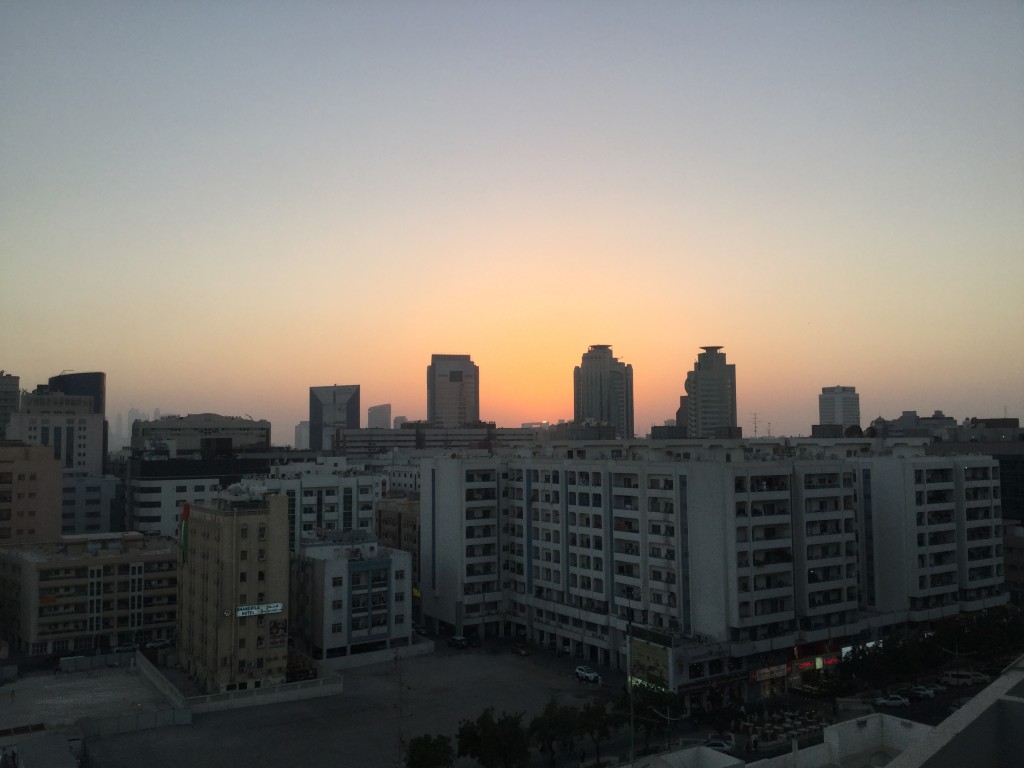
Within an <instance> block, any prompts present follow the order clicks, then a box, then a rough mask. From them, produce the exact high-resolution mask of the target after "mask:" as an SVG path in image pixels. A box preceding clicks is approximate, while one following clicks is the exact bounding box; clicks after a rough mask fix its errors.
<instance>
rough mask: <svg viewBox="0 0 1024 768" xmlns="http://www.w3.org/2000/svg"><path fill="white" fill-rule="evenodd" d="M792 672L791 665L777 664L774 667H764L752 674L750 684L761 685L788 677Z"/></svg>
mask: <svg viewBox="0 0 1024 768" xmlns="http://www.w3.org/2000/svg"><path fill="white" fill-rule="evenodd" d="M791 671H792V667H790V665H789V664H777V665H776V666H774V667H762V668H761V669H755V670H753V671H752V672H751V673H750V682H752V683H760V682H764V681H765V680H771V679H773V678H776V677H786V676H788V675H789V673H790V672H791Z"/></svg>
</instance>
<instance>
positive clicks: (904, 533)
mask: <svg viewBox="0 0 1024 768" xmlns="http://www.w3.org/2000/svg"><path fill="white" fill-rule="evenodd" d="M855 464H856V465H858V467H859V468H858V472H857V479H858V493H859V494H860V498H861V515H862V518H863V520H862V525H861V530H862V533H863V546H864V551H863V558H864V565H865V568H864V573H865V583H864V593H865V594H864V596H865V604H866V606H867V608H869V609H873V610H875V611H878V612H882V613H887V612H897V613H899V612H902V613H903V614H904V615H907V617H908V619H909V620H911V621H926V620H930V619H937V618H941V617H943V616H949V615H953V614H956V613H959V612H961V611H978V610H982V609H985V608H990V607H992V606H995V605H1001V604H1003V603H1005V602H1006V597H1007V596H1006V593H1005V592H1004V589H1003V581H1004V574H1003V531H1002V527H1003V521H1002V506H1001V501H1000V485H999V462H998V461H996V460H995V459H992V458H990V457H988V456H907V457H905V458H897V459H896V460H893V459H891V458H889V459H888V460H887V457H871V458H863V459H858V460H857V461H856V462H855ZM894 511H895V512H897V513H896V514H894Z"/></svg>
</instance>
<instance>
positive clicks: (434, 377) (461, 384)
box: [427, 355, 480, 429]
mask: <svg viewBox="0 0 1024 768" xmlns="http://www.w3.org/2000/svg"><path fill="white" fill-rule="evenodd" d="M479 421H480V369H479V368H478V367H477V366H476V364H475V363H474V362H473V360H472V359H471V358H470V356H469V355H431V357H430V365H429V366H427V422H428V423H429V424H431V425H432V426H435V427H446V428H456V429H457V428H459V427H464V426H467V425H471V424H477V423H478V422H479Z"/></svg>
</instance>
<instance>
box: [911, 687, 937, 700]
mask: <svg viewBox="0 0 1024 768" xmlns="http://www.w3.org/2000/svg"><path fill="white" fill-rule="evenodd" d="M910 695H911V696H913V697H914V698H915V699H934V698H935V691H933V690H932V689H931V688H929V687H928V686H927V685H915V686H914V687H913V688H911V689H910Z"/></svg>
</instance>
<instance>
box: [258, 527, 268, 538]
mask: <svg viewBox="0 0 1024 768" xmlns="http://www.w3.org/2000/svg"><path fill="white" fill-rule="evenodd" d="M259 538H260V541H265V540H266V538H267V526H265V525H261V526H260V529H259Z"/></svg>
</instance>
